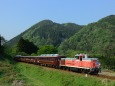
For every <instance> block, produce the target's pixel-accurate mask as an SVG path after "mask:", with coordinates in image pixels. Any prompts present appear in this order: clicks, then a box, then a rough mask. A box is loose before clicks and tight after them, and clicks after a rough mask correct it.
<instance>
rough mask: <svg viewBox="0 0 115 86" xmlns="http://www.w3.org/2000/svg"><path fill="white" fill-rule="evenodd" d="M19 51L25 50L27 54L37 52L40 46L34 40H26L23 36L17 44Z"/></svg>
mask: <svg viewBox="0 0 115 86" xmlns="http://www.w3.org/2000/svg"><path fill="white" fill-rule="evenodd" d="M16 51H17V52H25V53H27V54H32V53H37V51H38V48H37V46H35V45H34V44H33V43H32V42H29V41H28V40H24V39H23V38H21V39H20V40H19V42H18V43H17V46H16Z"/></svg>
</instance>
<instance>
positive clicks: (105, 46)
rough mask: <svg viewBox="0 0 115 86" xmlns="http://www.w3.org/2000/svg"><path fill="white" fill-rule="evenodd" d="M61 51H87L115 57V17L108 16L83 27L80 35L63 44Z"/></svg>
mask: <svg viewBox="0 0 115 86" xmlns="http://www.w3.org/2000/svg"><path fill="white" fill-rule="evenodd" d="M59 50H63V51H64V50H66V51H68V50H75V51H85V52H88V53H94V54H103V55H107V56H110V55H112V56H114V55H115V15H110V16H107V17H105V18H102V19H101V20H99V21H98V22H95V23H91V24H88V25H87V26H85V27H83V28H82V29H81V30H80V31H79V32H78V33H76V34H75V35H73V36H72V37H70V38H69V39H67V40H65V41H64V42H63V43H61V45H60V46H59ZM66 51H64V52H66Z"/></svg>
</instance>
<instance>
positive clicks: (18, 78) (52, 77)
mask: <svg viewBox="0 0 115 86" xmlns="http://www.w3.org/2000/svg"><path fill="white" fill-rule="evenodd" d="M0 86H115V81H114V80H109V79H100V78H96V77H89V76H88V77H85V76H81V75H78V74H77V73H68V72H63V71H59V70H49V69H46V68H43V67H41V66H35V65H33V64H25V63H15V62H13V61H11V60H8V59H0Z"/></svg>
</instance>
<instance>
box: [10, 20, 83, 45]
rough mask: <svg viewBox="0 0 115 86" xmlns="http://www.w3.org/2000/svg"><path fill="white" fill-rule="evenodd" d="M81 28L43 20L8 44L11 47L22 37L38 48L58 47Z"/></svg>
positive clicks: (72, 24)
mask: <svg viewBox="0 0 115 86" xmlns="http://www.w3.org/2000/svg"><path fill="white" fill-rule="evenodd" d="M82 27H83V26H80V25H76V24H74V23H65V24H58V23H55V22H53V21H51V20H43V21H41V22H38V23H37V24H35V25H33V26H32V27H30V28H29V29H27V30H26V31H25V32H23V33H21V34H20V35H18V36H16V37H15V38H13V39H12V40H10V41H9V42H8V44H9V45H10V46H13V45H15V44H16V43H17V42H18V40H19V39H20V38H21V37H23V38H24V39H28V40H29V41H31V42H33V43H34V44H35V45H37V46H38V47H39V46H43V45H53V46H55V47H58V46H59V45H60V43H61V42H63V41H64V40H65V39H68V38H69V37H70V36H72V35H74V34H75V33H76V32H78V31H79V30H80V29H81V28H82Z"/></svg>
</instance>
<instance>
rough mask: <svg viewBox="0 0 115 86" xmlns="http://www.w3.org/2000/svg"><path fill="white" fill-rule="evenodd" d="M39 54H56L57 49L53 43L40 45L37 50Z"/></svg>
mask: <svg viewBox="0 0 115 86" xmlns="http://www.w3.org/2000/svg"><path fill="white" fill-rule="evenodd" d="M38 53H39V54H56V53H57V49H56V48H55V47H54V46H53V45H45V46H42V47H41V48H40V49H39V51H38Z"/></svg>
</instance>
